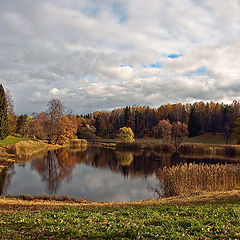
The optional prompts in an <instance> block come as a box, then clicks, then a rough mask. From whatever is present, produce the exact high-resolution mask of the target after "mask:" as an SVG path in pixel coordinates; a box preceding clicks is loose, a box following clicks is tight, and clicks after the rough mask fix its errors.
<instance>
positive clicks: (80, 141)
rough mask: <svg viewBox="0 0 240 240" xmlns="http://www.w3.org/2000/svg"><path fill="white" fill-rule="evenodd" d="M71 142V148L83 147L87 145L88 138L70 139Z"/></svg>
mask: <svg viewBox="0 0 240 240" xmlns="http://www.w3.org/2000/svg"><path fill="white" fill-rule="evenodd" d="M69 143H70V147H71V148H81V147H85V146H87V140H85V139H70V140H69Z"/></svg>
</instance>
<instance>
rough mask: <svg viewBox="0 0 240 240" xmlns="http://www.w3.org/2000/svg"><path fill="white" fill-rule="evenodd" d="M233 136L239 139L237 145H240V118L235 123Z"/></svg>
mask: <svg viewBox="0 0 240 240" xmlns="http://www.w3.org/2000/svg"><path fill="white" fill-rule="evenodd" d="M234 126H235V127H234V128H233V134H234V136H235V137H236V138H237V144H240V117H239V118H237V119H236V120H235V121H234Z"/></svg>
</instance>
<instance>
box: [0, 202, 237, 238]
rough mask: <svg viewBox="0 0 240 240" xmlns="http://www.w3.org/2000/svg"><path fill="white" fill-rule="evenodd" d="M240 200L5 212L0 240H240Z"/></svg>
mask: <svg viewBox="0 0 240 240" xmlns="http://www.w3.org/2000/svg"><path fill="white" fill-rule="evenodd" d="M239 203H240V202H239V201H238V202H235V203H226V204H220V205H219V204H209V205H199V206H194V207H190V206H171V207H170V206H169V207H168V206H155V207H141V208H139V207H132V208H99V209H92V210H80V209H77V208H68V207H65V208H63V209H60V210H45V211H40V212H24V213H16V214H3V213H2V214H0V236H2V238H1V237H0V239H239V238H240V205H239Z"/></svg>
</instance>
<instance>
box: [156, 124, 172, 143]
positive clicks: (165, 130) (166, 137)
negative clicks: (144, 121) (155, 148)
mask: <svg viewBox="0 0 240 240" xmlns="http://www.w3.org/2000/svg"><path fill="white" fill-rule="evenodd" d="M157 126H158V129H159V132H160V136H161V138H162V139H163V141H164V142H169V141H170V140H171V135H172V125H171V123H170V121H169V120H161V121H159V122H158V125H157Z"/></svg>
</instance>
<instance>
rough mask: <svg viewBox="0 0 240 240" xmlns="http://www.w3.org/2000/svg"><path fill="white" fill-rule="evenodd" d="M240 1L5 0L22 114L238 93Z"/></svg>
mask: <svg viewBox="0 0 240 240" xmlns="http://www.w3.org/2000/svg"><path fill="white" fill-rule="evenodd" d="M239 13H240V0H228V1H226V0H148V1H146V0H0V82H1V83H2V84H3V85H4V87H6V88H8V89H10V91H11V93H12V96H13V100H14V104H15V111H16V112H17V113H31V112H39V111H42V110H45V109H46V104H47V102H48V100H49V99H50V98H53V97H54V98H60V99H61V100H62V101H63V102H64V103H65V105H66V106H68V107H71V108H72V110H74V112H75V113H88V112H94V111H96V110H102V109H106V110H110V109H113V108H116V107H122V106H126V105H133V104H137V105H148V106H151V107H156V106H159V105H160V104H164V103H168V102H170V103H176V102H193V101H198V100H214V101H219V102H220V101H224V102H229V101H231V100H232V99H240V14H239Z"/></svg>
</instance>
